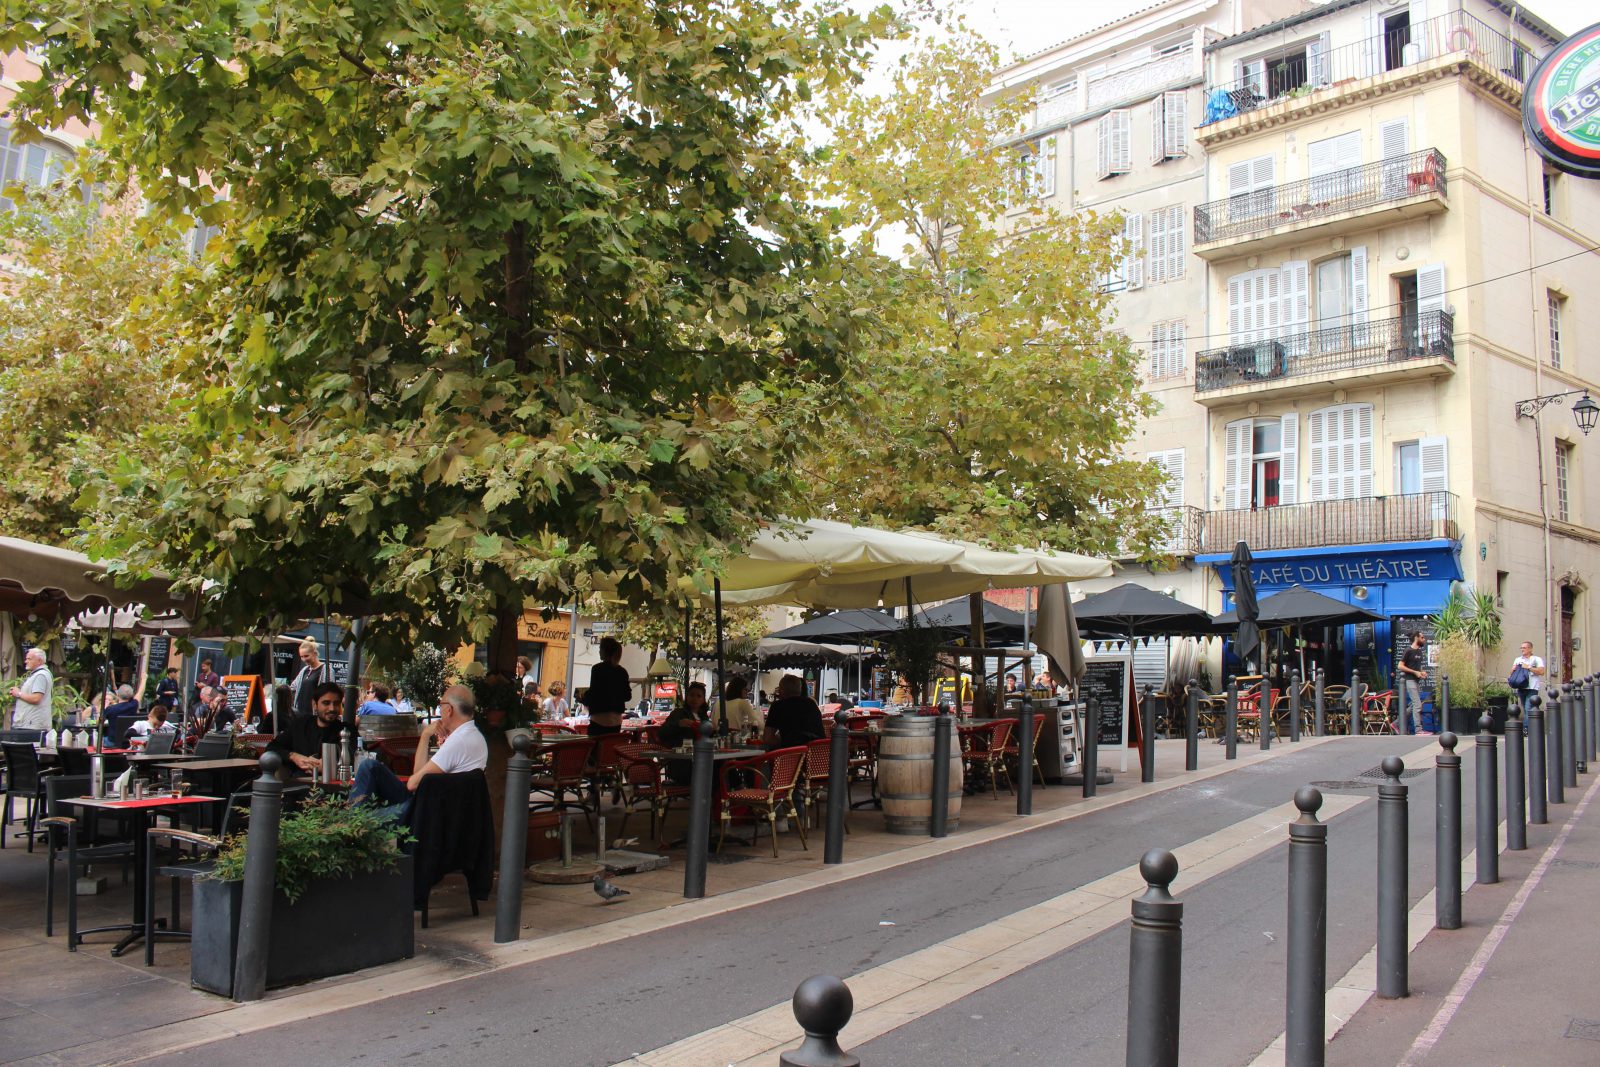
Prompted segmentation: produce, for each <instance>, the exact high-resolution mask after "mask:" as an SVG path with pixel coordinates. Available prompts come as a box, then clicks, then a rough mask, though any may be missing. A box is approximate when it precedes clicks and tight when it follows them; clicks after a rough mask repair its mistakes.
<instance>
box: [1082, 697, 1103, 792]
mask: <svg viewBox="0 0 1600 1067" xmlns="http://www.w3.org/2000/svg"><path fill="white" fill-rule="evenodd" d="M1084 710H1085V715H1084V719H1085V722H1084V726H1083V799H1085V800H1088V799H1089V798H1090V797H1092V796H1094V795H1095V792H1096V791H1097V789H1098V787H1099V778H1100V699H1099V698H1098V697H1090V698H1089V702H1088V705H1087V706H1086V708H1085V709H1084Z"/></svg>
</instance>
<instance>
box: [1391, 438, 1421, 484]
mask: <svg viewBox="0 0 1600 1067" xmlns="http://www.w3.org/2000/svg"><path fill="white" fill-rule="evenodd" d="M1394 488H1395V492H1397V493H1399V494H1401V495H1402V496H1409V495H1410V494H1412V493H1420V492H1422V456H1421V454H1420V452H1419V446H1418V444H1417V442H1415V441H1401V442H1400V443H1399V444H1397V445H1395V446H1394Z"/></svg>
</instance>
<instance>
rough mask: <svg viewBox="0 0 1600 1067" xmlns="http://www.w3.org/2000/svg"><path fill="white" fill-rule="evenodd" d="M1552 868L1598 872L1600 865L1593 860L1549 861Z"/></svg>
mask: <svg viewBox="0 0 1600 1067" xmlns="http://www.w3.org/2000/svg"><path fill="white" fill-rule="evenodd" d="M1550 866H1552V867H1572V868H1574V869H1576V870H1580V871H1600V863H1595V862H1594V861H1593V860H1560V859H1558V860H1551V861H1550Z"/></svg>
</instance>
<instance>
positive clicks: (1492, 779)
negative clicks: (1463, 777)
mask: <svg viewBox="0 0 1600 1067" xmlns="http://www.w3.org/2000/svg"><path fill="white" fill-rule="evenodd" d="M1493 726H1494V720H1492V719H1490V718H1489V715H1488V713H1487V712H1485V713H1484V715H1483V717H1482V718H1480V719H1479V720H1478V826H1477V830H1478V884H1479V885H1494V884H1495V883H1496V882H1498V881H1500V781H1499V778H1500V774H1499V767H1498V763H1497V761H1498V759H1499V753H1498V752H1496V750H1495V744H1496V741H1495V736H1494V733H1493V730H1492V728H1493Z"/></svg>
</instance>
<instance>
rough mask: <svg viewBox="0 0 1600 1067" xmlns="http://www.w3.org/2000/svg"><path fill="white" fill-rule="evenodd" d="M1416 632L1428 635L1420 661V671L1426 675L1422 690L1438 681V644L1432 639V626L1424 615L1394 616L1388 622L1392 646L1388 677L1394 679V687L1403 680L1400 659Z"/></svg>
mask: <svg viewBox="0 0 1600 1067" xmlns="http://www.w3.org/2000/svg"><path fill="white" fill-rule="evenodd" d="M1418 630H1421V631H1422V632H1423V633H1425V634H1427V635H1428V643H1427V645H1426V646H1425V648H1424V649H1423V653H1424V654H1423V661H1422V669H1423V670H1424V671H1426V672H1427V673H1428V678H1427V680H1426V681H1424V682H1423V683H1422V686H1423V688H1424V689H1431V688H1433V687H1434V686H1435V685H1437V684H1438V681H1439V643H1438V642H1437V641H1435V640H1434V639H1433V626H1432V625H1431V624H1430V623H1429V622H1428V616H1426V615H1396V616H1394V617H1392V618H1391V619H1390V620H1389V639H1390V641H1392V642H1393V644H1394V649H1393V652H1394V659H1393V661H1392V662H1391V666H1390V670H1391V671H1392V673H1391V675H1390V677H1391V678H1393V679H1394V681H1395V684H1396V685H1398V684H1399V683H1400V682H1401V681H1402V680H1403V679H1404V678H1405V675H1402V674H1401V673H1400V657H1401V656H1402V655H1403V654H1404V653H1405V650H1406V649H1408V648H1410V647H1411V635H1412V634H1414V633H1416V632H1417V631H1418Z"/></svg>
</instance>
